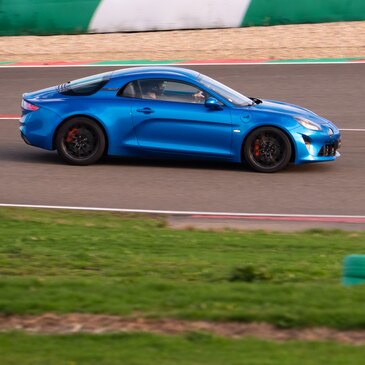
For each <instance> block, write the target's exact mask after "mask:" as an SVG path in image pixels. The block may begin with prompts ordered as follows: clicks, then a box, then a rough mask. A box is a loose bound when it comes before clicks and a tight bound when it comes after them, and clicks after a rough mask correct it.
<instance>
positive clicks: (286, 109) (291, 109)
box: [254, 100, 320, 118]
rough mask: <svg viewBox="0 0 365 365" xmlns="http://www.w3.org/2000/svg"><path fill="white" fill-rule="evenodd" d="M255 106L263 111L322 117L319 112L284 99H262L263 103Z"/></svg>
mask: <svg viewBox="0 0 365 365" xmlns="http://www.w3.org/2000/svg"><path fill="white" fill-rule="evenodd" d="M254 108H255V109H257V110H261V111H267V112H276V113H282V114H288V115H292V116H301V117H307V118H309V117H311V118H313V117H315V118H320V117H319V116H318V115H317V114H315V113H313V112H312V111H310V110H308V109H305V108H302V107H300V106H298V105H294V104H289V103H284V102H282V101H275V100H262V103H260V104H257V105H255V106H254Z"/></svg>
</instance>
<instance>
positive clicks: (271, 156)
mask: <svg viewBox="0 0 365 365" xmlns="http://www.w3.org/2000/svg"><path fill="white" fill-rule="evenodd" d="M291 154H292V147H291V144H290V140H289V138H288V136H287V135H286V134H285V133H284V132H283V131H281V130H280V129H278V128H275V127H261V128H258V129H256V130H254V131H253V132H252V133H251V134H250V135H249V136H248V138H247V140H246V142H245V145H244V148H243V157H244V160H245V161H246V162H247V163H248V164H249V165H250V167H251V168H252V169H254V170H255V171H258V172H276V171H279V170H282V169H283V168H284V167H285V166H286V165H287V164H288V163H289V161H290V157H291Z"/></svg>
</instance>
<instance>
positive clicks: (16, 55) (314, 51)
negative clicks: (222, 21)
mask: <svg viewBox="0 0 365 365" xmlns="http://www.w3.org/2000/svg"><path fill="white" fill-rule="evenodd" d="M364 39H365V21H360V22H343V23H324V24H299V25H283V26H272V27H249V28H234V29H209V30H184V31H163V32H146V33H113V34H86V35H71V36H41V37H36V36H22V37H0V61H12V62H31V61H60V60H62V61H85V62H86V61H93V60H95V61H98V60H145V59H148V60H156V61H159V60H220V59H244V60H261V59H299V58H343V57H344V58H345V57H364V58H365V43H364Z"/></svg>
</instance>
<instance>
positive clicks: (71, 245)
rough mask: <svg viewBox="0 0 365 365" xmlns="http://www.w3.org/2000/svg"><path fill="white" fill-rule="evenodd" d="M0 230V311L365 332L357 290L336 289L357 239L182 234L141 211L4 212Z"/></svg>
mask: <svg viewBox="0 0 365 365" xmlns="http://www.w3.org/2000/svg"><path fill="white" fill-rule="evenodd" d="M0 232H1V235H0V293H1V294H0V313H6V314H37V313H43V312H49V311H52V312H56V313H66V312H88V313H109V314H119V315H136V314H137V315H141V316H150V317H179V318H186V319H208V320H241V321H267V322H270V323H273V324H276V325H279V326H289V327H290V326H318V325H322V326H330V327H337V328H365V310H364V303H365V285H358V286H353V287H344V286H343V285H342V284H341V267H342V261H343V258H344V257H345V256H346V255H348V254H352V253H364V252H365V248H364V241H365V233H364V232H357V233H351V232H340V231H320V230H316V231H311V232H306V233H285V234H284V233H265V232H230V231H227V232H204V231H192V230H191V231H189V230H188V231H183V230H180V231H179V230H172V229H169V228H167V227H165V224H164V221H163V220H162V219H151V218H146V217H144V218H143V217H141V216H125V215H119V214H110V213H108V214H107V213H82V212H71V211H67V212H66V211H45V210H43V211H40V210H39V211H37V210H20V209H4V208H3V209H0ZM247 265H251V266H247ZM237 268H238V269H239V268H243V274H242V270H241V271H240V270H237ZM247 271H248V274H250V275H247ZM234 272H235V273H236V279H238V281H231V280H230V278H232V273H234ZM251 274H252V275H251ZM251 279H252V280H253V281H252V282H247V280H251ZM240 280H241V281H240Z"/></svg>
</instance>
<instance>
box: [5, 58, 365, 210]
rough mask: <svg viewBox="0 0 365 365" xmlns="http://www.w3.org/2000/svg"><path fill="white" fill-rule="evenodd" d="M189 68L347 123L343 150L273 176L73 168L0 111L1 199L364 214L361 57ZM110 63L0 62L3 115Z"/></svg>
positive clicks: (133, 166)
mask: <svg viewBox="0 0 365 365" xmlns="http://www.w3.org/2000/svg"><path fill="white" fill-rule="evenodd" d="M190 67H191V68H193V69H195V70H197V71H201V72H203V73H205V74H208V75H209V76H212V77H214V78H217V79H218V80H220V81H222V82H224V83H226V84H228V85H229V86H231V87H233V88H235V89H237V90H239V91H241V92H243V93H244V94H246V95H248V96H256V97H261V98H268V99H276V100H283V101H287V102H292V103H294V104H299V105H301V106H304V107H307V108H309V109H312V110H313V111H315V112H317V113H318V114H320V115H323V116H324V117H326V118H328V119H330V120H332V121H334V122H335V123H336V124H337V126H338V127H340V129H345V131H343V144H342V148H341V150H340V152H341V154H342V156H341V158H339V159H338V160H337V161H335V162H332V163H326V164H312V165H302V166H298V167H296V166H290V167H289V168H288V169H286V170H285V171H283V172H280V173H276V174H259V173H254V172H251V171H249V170H247V169H244V168H241V167H240V166H236V165H231V164H217V163H205V162H178V163H176V162H174V161H149V160H131V159H123V158H106V159H104V160H103V161H102V162H101V163H99V164H97V165H93V166H87V167H74V166H68V165H65V164H63V163H62V162H60V160H59V158H58V156H57V154H56V152H48V151H45V150H40V149H37V148H35V147H30V146H27V145H26V144H25V143H24V142H23V141H22V140H21V138H20V136H19V133H18V122H17V121H16V120H5V119H4V120H0V203H7V204H36V205H38V204H41V205H62V206H82V207H106V208H130V209H157V210H175V211H207V212H245V213H268V214H269V213H283V214H324V215H361V216H365V191H364V186H365V158H364V156H365V143H364V138H365V102H364V95H365V64H355V63H354V64H317V65H314V64H313V65H310V64H307V65H305V64H304V65H300V64H294V65H234V66H229V65H220V66H215V65H205V66H190ZM111 69H112V68H110V67H109V68H104V67H84V68H81V67H67V68H66V67H65V68H30V67H28V68H15V67H13V68H0V114H1V115H6V114H12V115H14V114H15V115H16V114H19V113H20V107H19V104H20V100H21V94H22V93H23V92H26V91H31V90H37V89H40V88H43V87H47V86H51V85H56V84H59V83H61V82H65V81H68V80H71V79H75V78H79V77H83V76H86V75H90V74H94V73H98V72H104V71H105V70H111ZM349 129H350V130H349ZM351 129H354V130H355V131H352V130H351Z"/></svg>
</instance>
